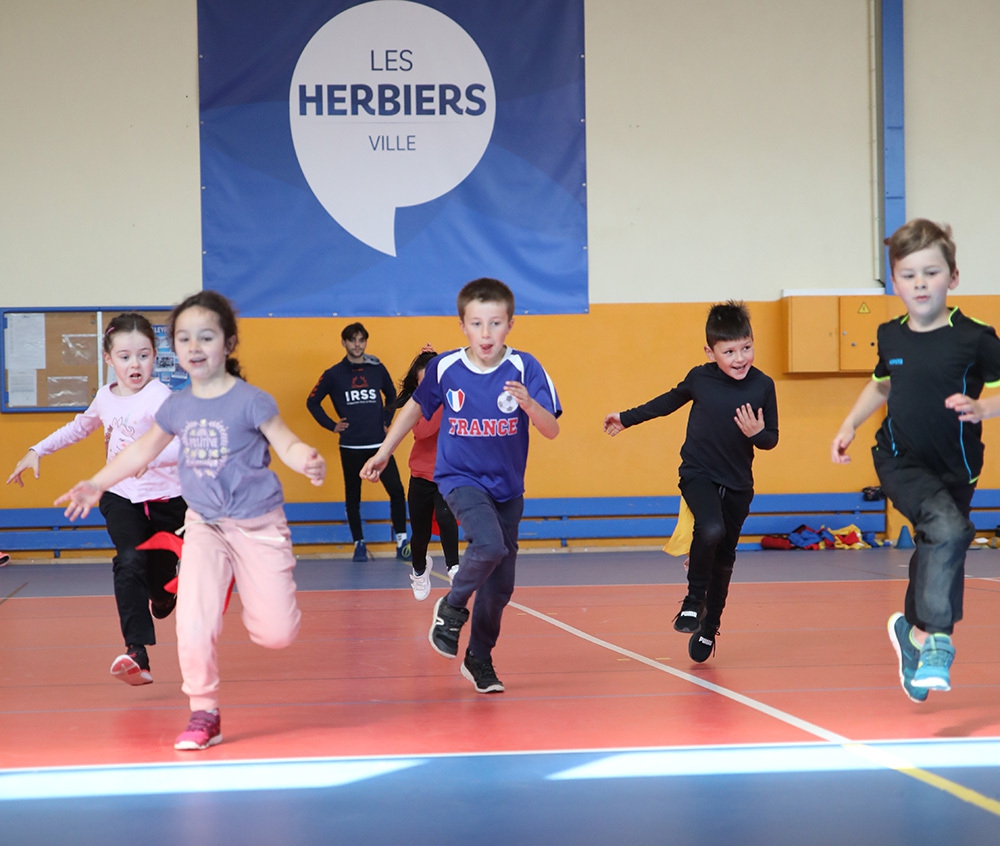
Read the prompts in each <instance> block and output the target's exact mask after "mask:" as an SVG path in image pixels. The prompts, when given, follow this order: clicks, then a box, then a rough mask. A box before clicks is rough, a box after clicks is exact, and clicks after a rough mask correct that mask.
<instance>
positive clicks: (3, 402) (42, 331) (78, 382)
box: [0, 307, 188, 414]
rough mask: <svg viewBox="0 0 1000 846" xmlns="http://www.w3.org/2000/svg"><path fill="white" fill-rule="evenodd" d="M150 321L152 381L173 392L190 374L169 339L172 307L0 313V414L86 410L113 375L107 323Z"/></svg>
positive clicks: (16, 310)
mask: <svg viewBox="0 0 1000 846" xmlns="http://www.w3.org/2000/svg"><path fill="white" fill-rule="evenodd" d="M127 311H136V312H138V313H139V314H142V315H144V316H145V317H146V318H148V319H149V322H150V323H151V324H153V331H154V332H155V333H156V363H155V364H154V367H153V376H154V378H156V379H159V380H160V381H161V382H163V383H164V384H166V385H167V386H168V387H169V388H171V389H172V390H178V389H180V388H182V387H183V386H184V385H186V384H187V381H188V378H187V374H186V373H185V372H184V371H183V370H181V369H180V368H179V367H178V366H177V358H176V356H174V354H173V351H172V350H171V349H170V343H169V340H168V339H167V326H166V324H167V319H168V318H169V317H170V311H171V310H170V309H169V308H155V307H154V308H95V309H84V308H9V309H0V321H2V330H3V344H0V374H2V377H3V383H2V392H0V411H2V412H3V413H5V414H9V413H20V412H39V411H75V412H80V411H85V410H86V409H87V407H88V406H89V405H90V403H91V401H92V400H93V399H94V397H95V396H96V395H97V391H98V390H99V389H100V388H101V387H102V386H103V385H105V384H106V382H107V381H109V379H111V380H113V379H114V374H113V372H112V371H111V369H110V368H109V367H107V366H106V365H105V363H104V354H103V339H104V330H105V328H106V327H107V325H108V323H109V322H110V321H111V320H112V319H113V318H114V317H115V316H116V315H119V314H121V313H122V312H127Z"/></svg>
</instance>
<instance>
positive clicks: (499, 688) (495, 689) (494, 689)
mask: <svg viewBox="0 0 1000 846" xmlns="http://www.w3.org/2000/svg"><path fill="white" fill-rule="evenodd" d="M462 675H463V676H465V677H466V678H467V679H468V680H469V681H470V682H472V686H473V687H474V688H475V689H476V693H503V692H504V686H503V682H502V681H500V680H499V679H497V683H496V684H491V685H489V686H488V687H480V686H479V684H478V683H477V682H476V679H475V677H474V676H473V675H472V673H470V672H469V668H468V667H466V666H465V662H464V661H463V662H462Z"/></svg>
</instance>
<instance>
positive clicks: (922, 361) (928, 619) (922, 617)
mask: <svg viewBox="0 0 1000 846" xmlns="http://www.w3.org/2000/svg"><path fill="white" fill-rule="evenodd" d="M885 243H886V245H887V246H888V247H889V265H890V268H891V272H892V281H893V284H894V286H895V289H896V293H897V294H899V297H900V299H901V300H902V301H903V304H904V305H905V306H906V314H905V315H903V316H902V317H897V318H895V319H893V320H890V321H889V322H887V323H883V324H882V325H881V326H879V328H878V363H877V364H876V366H875V372H874V375H873V377H872V380H871V381H870V382H869V383H868V384H867V385H866V386H865V387H864V389H863V390H862V391H861V395H860V396H859V397H858V400H857V402H856V403H855V404H854V407H853V408H852V409H851V411H850V413H849V414H848V415H847V418H846V419H845V420H844V422H843V424H841V427H840V430H839V431H838V432H837V435H836V437H835V438H834V439H833V444H832V446H831V457H832V459H833V461H834V462H835V463H839V464H843V463H847V462H849V461H850V457H849V456H848V455H847V448H848V446H849V445H850V443H851V441H853V440H854V435H855V432H856V430H857V427H858V426H860V425H861V424H862V423H863V422H864V421H865V420H867V419H868V418H869V417H870V416H871V415H872V414H874V413H875V412H876V411H877V410H878V409H880V408H881V407H882V406H883V405H887V406H888V408H887V414H886V417H885V421H884V422H883V423H882V427H881V428H880V429H879V431H878V434H877V435H876V438H875V446H874V447H873V448H872V456H873V458H874V461H875V470H876V472H877V473H878V476H879V480H880V481H881V483H882V489H883V490H884V491H885V493H886V495H887V496H888V497H889V499H890V500H892V503H893V505H895V507H896V508H897V509H898V510H899V511H900V513H902V514H903V516H904V517H906V519H907V520H909V521H910V522H911V523H912V524H913V529H914V541H915V549H914V552H913V555H912V556H911V558H910V571H909V584H908V585H907V588H906V598H905V601H904V613H896V614H893V615H892V616H891V617H890V618H889V624H888V626H889V639H890V640H891V641H892V645H893V647H894V648H895V650H896V655H897V657H898V659H899V678H900V682H901V683H902V686H903V691H904V692H905V693H906V695H907V696H908V697H909V698H910V699H911V700H913V701H914V702H923V701H925V700H926V699H927V695H928V691H931V690H942V691H944V690H950V689H951V675H950V668H951V664H952V661H953V660H954V657H955V648H954V645H953V644H952V642H951V635H952V632H953V631H954V627H955V623H957V622H958V621H959V620H961V619H962V598H963V593H964V587H965V553H966V550H967V549H968V548H969V544H970V543H971V542H972V539H973V538H974V537H975V534H976V530H975V526H974V525H973V524H972V522H971V521H970V520H969V512H970V510H971V504H972V494H973V492H974V491H975V489H976V481H977V480H978V478H979V473H980V471H981V470H982V466H983V442H982V422H981V421H982V420H983V419H984V418H986V417H993V416H995V415H997V414H1000V396H992V397H990V398H989V399H985V400H984V399H980V398H979V396H980V393H981V392H982V390H983V387H984V386H987V387H996V386H1000V339H998V338H997V335H996V332H995V331H994V330H993V328H992V327H991V326H987V325H986V324H984V323H981V322H979V321H977V320H973V319H972V318H969V317H966V316H965V315H964V314H962V312H961V311H959V310H958V308H957V307H952V308H950V307H949V306H948V302H947V297H948V291H951V290H954V289H955V288H956V287H957V286H958V267H957V265H956V263H955V242H954V241H953V240H952V237H951V228H950V227H949V226H939V225H938V224H936V223H933V222H932V221H929V220H923V219H916V220H911V221H910V222H909V223H906V224H905V225H903V226H901V227H900V228H899V229H898V230H896V232H895V233H893V235H892V236H891V237H889V238H886V240H885ZM890 387H891V389H890Z"/></svg>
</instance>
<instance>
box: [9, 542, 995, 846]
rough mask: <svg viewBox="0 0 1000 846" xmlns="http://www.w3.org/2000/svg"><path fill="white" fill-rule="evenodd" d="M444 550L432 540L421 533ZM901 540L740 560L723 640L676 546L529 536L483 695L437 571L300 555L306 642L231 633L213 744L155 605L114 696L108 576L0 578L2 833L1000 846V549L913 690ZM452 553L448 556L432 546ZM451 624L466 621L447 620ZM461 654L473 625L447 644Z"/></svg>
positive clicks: (973, 580)
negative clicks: (188, 736) (948, 640)
mask: <svg viewBox="0 0 1000 846" xmlns="http://www.w3.org/2000/svg"><path fill="white" fill-rule="evenodd" d="M432 553H433V549H432ZM908 557H909V552H905V551H902V550H900V551H897V550H892V549H880V550H870V551H849V550H837V551H822V552H802V551H795V552H765V551H760V552H747V553H741V554H740V555H739V557H738V559H737V562H736V570H735V578H734V581H733V587H732V590H731V593H730V598H729V605H728V607H727V609H726V613H725V616H724V618H723V626H722V631H721V632H720V635H719V637H718V640H717V652H716V654H715V655H714V656H713V657H712V658H710V659H709V660H708V661H707V662H706V663H705V664H695V663H693V662H692V661H691V660H690V659H689V658H688V655H687V641H688V637H687V636H686V635H682V634H678V633H676V632H674V631H673V629H672V626H671V621H672V619H673V616H674V614H676V612H677V610H678V609H679V602H680V600H681V599H682V598H683V595H684V571H683V569H682V567H681V564H680V562H679V560H678V559H675V558H671V557H669V556H666V555H664V554H663V553H661V552H652V551H620V550H614V551H596V552H562V551H552V552H534V551H533V552H526V553H523V554H522V555H521V557H520V558H519V561H518V587H517V590H516V591H515V593H514V600H513V602H512V604H511V605H510V606H509V608H508V610H507V613H506V614H505V617H504V631H503V634H502V635H501V638H500V642H499V644H498V646H497V649H496V651H495V653H494V662H495V665H496V668H497V672H498V675H499V676H500V678H501V679H502V680H503V681H504V684H505V685H506V688H507V689H506V692H505V693H502V694H493V695H482V694H477V693H476V692H475V690H474V689H473V688H472V686H471V684H470V683H469V682H467V681H466V680H465V679H463V678H462V676H461V675H460V674H459V671H458V661H455V660H452V661H449V660H447V659H445V658H442V657H441V656H439V655H438V654H437V653H435V652H434V651H433V650H432V649H431V647H430V645H429V644H428V643H427V632H428V629H429V627H430V622H431V611H432V608H433V603H434V601H435V600H436V598H437V597H438V596H440V595H442V594H443V592H444V591H445V589H446V587H447V583H446V582H445V580H444V579H442V578H440V577H439V576H438V575H437V574H435V576H434V589H433V592H432V594H431V598H430V599H428V600H426V601H424V602H417V601H415V600H414V598H413V594H412V593H411V591H410V589H409V579H408V565H406V564H404V563H402V562H397V561H395V560H394V559H391V558H377V559H376V560H374V561H371V562H368V563H366V564H355V563H352V562H350V561H348V560H344V559H341V558H336V559H325V560H320V559H306V560H302V561H300V563H299V566H298V568H297V570H296V580H297V582H298V584H299V591H300V593H299V603H300V606H301V608H302V611H303V623H302V631H301V634H300V637H299V640H298V641H297V642H296V643H295V644H294V645H293V646H291V647H290V648H288V649H285V650H282V651H278V652H271V651H267V650H264V649H261V648H260V647H257V646H255V645H253V644H251V643H250V642H249V639H248V637H247V634H246V630H245V629H244V628H243V625H242V623H241V621H240V616H239V612H240V603H239V595H238V594H235V595H234V597H233V601H232V605H231V606H230V609H229V611H228V613H227V617H226V627H225V631H224V633H223V637H222V640H221V642H220V645H219V654H220V667H221V671H222V690H221V697H222V699H221V714H222V730H223V736H224V740H223V742H222V743H221V744H219V745H218V746H214V747H212V748H210V749H208V750H205V751H202V752H176V751H174V749H173V747H172V742H173V738H174V737H175V736H176V735H177V734H178V733H179V732H180V731H181V730H182V729H183V728H184V725H185V724H186V721H187V714H188V710H187V701H186V697H184V695H183V694H182V693H181V690H180V675H179V671H178V668H177V656H176V643H175V640H174V633H173V620H172V618H169V619H167V620H165V621H163V622H162V623H159V625H158V633H159V634H158V636H159V643H158V644H157V645H156V646H153V647H151V648H150V650H149V652H150V659H151V664H152V672H153V676H154V679H155V683H154V684H151V685H145V686H142V687H128V686H126V685H123V684H122V683H121V682H119V681H116V680H115V679H113V678H112V677H111V676H110V675H109V673H108V668H109V667H110V665H111V661H112V659H113V658H114V657H115V656H116V655H117V654H118V653H119V652H120V651H121V645H120V634H119V632H118V623H117V615H116V613H115V605H114V600H113V598H112V596H111V569H110V564H108V563H100V564H90V563H71V564H17V563H13V564H10V565H8V566H7V567H4V568H0V697H2V701H0V831H2V832H3V834H2V836H0V840H2V842H3V843H4V844H7V846H21V844H33V846H44V844H117V843H129V844H135V843H138V842H141V843H142V846H160V845H161V844H172V846H177V844H202V843H204V844H213V846H214V845H215V844H228V843H240V844H258V843H260V844H263V843H280V844H282V846H298V844H316V843H327V842H334V841H340V840H343V841H348V842H359V843H376V844H381V843H402V842H406V843H417V844H422V843H432V842H433V843H442V842H443V843H452V842H458V841H460V840H470V841H472V842H475V843H478V844H535V843H574V844H592V843H593V844H603V843H615V844H618V843H623V844H644V843H656V844H663V843H674V842H676V843H685V844H688V843H691V844H695V843H696V844H698V846H711V844H735V843H739V844H741V846H764V844H769V845H770V844H774V843H782V844H786V843H788V844H799V843H802V844H811V846H821V844H831V845H832V844H837V846H842V845H843V844H876V843H877V844H880V846H889V844H908V845H909V846H917V844H923V843H928V844H929V843H936V844H940V843H948V844H949V846H955V844H985V843H998V842H1000V704H998V703H1000V655H998V652H997V649H996V644H997V642H998V640H1000V638H998V635H1000V552H997V551H994V550H988V549H984V550H976V551H973V552H970V554H969V557H968V564H967V571H966V599H965V619H964V620H963V622H962V623H961V624H959V626H958V627H957V629H956V636H955V645H956V649H957V657H956V661H955V665H954V667H953V669H952V685H953V689H952V691H951V692H949V693H932V694H931V695H930V698H929V700H928V701H927V702H926V703H923V704H920V705H918V704H915V703H912V702H910V701H909V700H908V699H907V698H906V696H905V695H904V694H903V692H902V690H901V689H900V686H899V681H898V667H897V663H896V658H895V653H894V652H893V650H892V647H891V645H890V643H889V639H888V637H887V636H886V620H887V619H888V617H889V615H890V614H891V613H893V612H894V611H897V610H901V608H902V598H903V592H904V589H905V578H906V565H907V560H908ZM439 560H440V559H439ZM463 634H465V633H463ZM463 643H464V638H463Z"/></svg>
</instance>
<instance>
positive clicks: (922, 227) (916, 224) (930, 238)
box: [883, 217, 956, 274]
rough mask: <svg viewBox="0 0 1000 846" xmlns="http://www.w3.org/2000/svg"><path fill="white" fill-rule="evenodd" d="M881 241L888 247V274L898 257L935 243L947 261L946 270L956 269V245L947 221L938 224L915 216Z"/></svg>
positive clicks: (952, 270) (904, 256)
mask: <svg viewBox="0 0 1000 846" xmlns="http://www.w3.org/2000/svg"><path fill="white" fill-rule="evenodd" d="M883 243H884V244H885V245H886V246H887V247H888V248H889V272H890V274H891V273H892V270H893V269H894V268H895V267H896V262H897V261H899V260H900V259H903V258H906V257H907V256H908V255H911V254H912V253H918V252H920V251H921V250H926V249H927V248H928V247H933V246H935V245H937V246H938V247H940V248H941V254H942V255H943V256H944V260H945V261H946V262H948V270H950V271H951V272H952V273H954V272H955V270H956V264H955V252H956V247H955V242H954V241H953V240H952V237H951V227H950V226H949V225H948V224H947V223H943V224H938V223H935V222H934V221H933V220H927V219H926V218H922V217H917V218H914V219H913V220H910V221H908V222H907V223H904V224H903V225H902V226H900V227H899V229H897V230H896V231H895V232H893V233H892V235H890V236H889V237H888V238H886V239H885V241H884V242H883Z"/></svg>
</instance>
